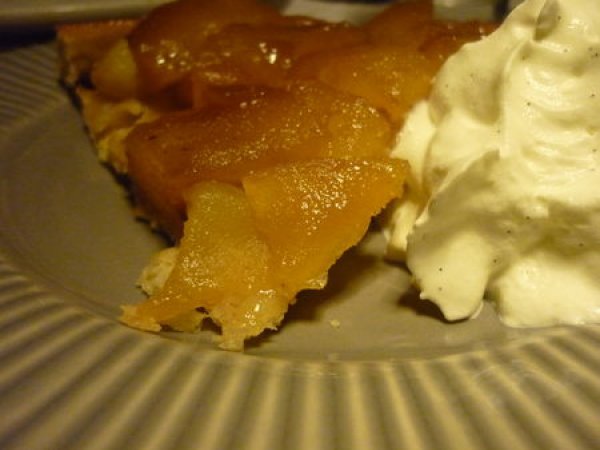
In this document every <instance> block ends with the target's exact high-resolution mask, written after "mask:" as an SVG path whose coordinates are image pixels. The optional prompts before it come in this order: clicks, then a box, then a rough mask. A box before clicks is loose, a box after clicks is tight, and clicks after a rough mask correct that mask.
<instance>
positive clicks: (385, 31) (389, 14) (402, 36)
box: [365, 0, 497, 60]
mask: <svg viewBox="0 0 600 450" xmlns="http://www.w3.org/2000/svg"><path fill="white" fill-rule="evenodd" d="M432 3H433V2H431V1H419V0H416V1H407V2H398V3H394V4H393V5H390V6H389V7H388V8H386V9H385V10H384V11H383V12H382V13H381V14H379V15H377V16H375V17H374V18H373V19H371V20H370V21H369V22H368V23H367V24H366V25H365V29H366V31H367V32H368V33H369V35H370V37H371V40H372V41H373V42H375V43H378V44H393V45H395V46H397V47H399V48H404V49H405V50H406V51H409V52H410V51H412V50H411V49H420V50H421V51H423V50H424V48H423V45H424V44H425V46H427V45H429V44H431V43H432V42H433V41H435V40H437V39H441V40H443V41H444V42H445V48H442V46H439V48H438V50H439V53H435V52H433V51H431V52H429V51H427V50H425V53H427V56H428V57H432V58H438V59H441V60H445V59H446V58H447V57H448V56H450V55H451V54H452V53H454V52H455V51H456V50H458V48H460V46H462V45H463V44H465V43H467V42H472V41H476V40H478V39H480V38H481V37H482V36H485V35H486V34H489V33H491V32H492V31H493V30H494V29H495V28H496V26H497V24H494V23H487V22H477V21H460V22H459V21H442V20H436V19H435V18H434V15H433V4H432ZM452 41H453V42H454V44H452Z"/></svg>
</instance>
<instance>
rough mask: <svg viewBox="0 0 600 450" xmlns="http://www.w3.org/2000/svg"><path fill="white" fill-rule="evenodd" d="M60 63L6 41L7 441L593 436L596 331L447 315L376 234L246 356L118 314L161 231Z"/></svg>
mask: <svg viewBox="0 0 600 450" xmlns="http://www.w3.org/2000/svg"><path fill="white" fill-rule="evenodd" d="M56 73H57V68H56V53H55V49H54V47H53V45H52V43H40V44H31V45H23V46H19V47H17V48H14V49H10V50H7V51H5V52H3V53H2V54H0V363H1V364H0V417H2V420H0V448H2V449H112V448H121V449H160V450H162V449H188V448H189V449H192V448H194V449H196V448H197V449H219V450H220V449H252V450H254V449H332V448H337V449H361V450H362V449H400V448H405V449H429V448H432V449H433V448H436V449H437V448H455V449H461V450H464V449H471V448H472V449H481V448H498V449H501V448H507V449H531V448H540V449H575V448H577V449H582V448H598V443H599V442H600V431H599V427H598V422H599V419H600V379H599V378H598V373H599V372H600V359H599V357H598V344H599V343H600V329H599V328H598V327H594V326H588V327H557V328H549V329H542V330H529V331H523V330H515V329H508V328H505V327H503V326H502V325H500V324H499V323H498V321H497V320H496V318H495V316H494V314H493V312H492V311H491V310H489V309H486V310H485V311H484V313H483V314H482V316H481V317H480V318H478V319H477V320H473V321H468V322H462V323H454V324H449V323H446V322H444V321H443V320H441V319H440V317H439V313H437V311H436V310H435V308H431V307H429V306H427V304H424V303H419V302H417V301H416V299H415V296H414V295H411V294H410V293H409V294H406V292H405V291H406V287H407V282H408V275H407V274H406V272H405V271H404V270H403V269H402V268H401V267H398V266H392V265H389V264H386V263H384V262H382V261H381V259H380V257H379V256H378V253H379V251H380V248H381V245H382V242H381V238H380V236H379V235H378V233H377V232H376V231H374V232H373V233H371V234H370V235H369V236H368V237H367V239H366V240H365V242H364V243H363V244H361V245H360V246H359V247H358V248H357V249H356V250H354V251H352V252H350V253H349V254H348V255H347V256H345V257H344V258H343V259H342V260H341V261H340V263H339V264H338V265H337V266H336V267H335V268H334V269H333V272H332V276H331V283H330V286H329V287H328V288H327V289H326V290H325V291H324V292H323V293H319V294H311V295H304V296H302V299H301V301H300V302H299V303H298V304H297V305H296V306H295V307H294V308H293V309H292V311H291V312H290V314H289V316H288V318H287V319H286V321H285V324H284V325H283V327H282V329H281V330H280V332H278V333H273V334H270V335H268V336H266V337H264V338H261V339H260V340H257V341H255V342H253V343H252V344H251V345H250V346H249V348H248V351H247V352H246V354H232V353H227V352H222V351H218V350H215V348H214V347H213V345H212V343H211V339H212V337H213V332H212V331H211V330H205V331H203V332H201V333H199V334H195V335H184V334H165V335H161V336H157V335H151V334H145V333H141V332H137V331H134V330H130V329H128V328H126V327H124V326H122V325H120V324H119V323H118V322H117V321H116V317H117V315H118V313H119V310H118V305H119V304H122V303H126V302H130V301H135V300H137V299H139V298H140V293H139V292H138V291H137V290H136V288H135V287H134V283H135V279H136V277H137V274H138V272H139V270H140V269H141V268H142V266H143V265H144V264H145V262H146V260H147V258H148V257H149V256H150V255H151V254H152V253H153V252H154V251H155V250H156V249H158V248H160V247H161V246H162V245H164V243H163V242H162V241H161V239H160V238H159V237H158V236H156V235H154V234H152V233H151V232H150V231H149V230H148V229H147V228H146V226H145V225H144V224H142V223H138V222H136V221H134V220H133V219H132V215H131V212H130V204H129V200H128V197H127V193H126V191H125V190H124V189H123V188H122V187H121V186H120V185H118V184H117V183H116V182H115V180H114V179H113V177H112V175H111V174H110V173H109V172H108V171H107V170H106V169H105V168H103V167H102V166H101V165H99V164H98V163H97V161H96V160H95V156H94V154H93V150H92V147H91V146H90V143H89V141H88V140H87V137H86V134H85V132H84V129H83V126H82V123H81V121H80V119H79V115H78V112H77V110H76V108H75V107H74V106H73V105H72V103H71V101H70V99H69V98H68V96H67V95H66V94H65V92H64V91H63V90H62V89H61V88H60V86H59V85H58V83H57V81H56ZM338 323H339V326H333V325H335V324H338Z"/></svg>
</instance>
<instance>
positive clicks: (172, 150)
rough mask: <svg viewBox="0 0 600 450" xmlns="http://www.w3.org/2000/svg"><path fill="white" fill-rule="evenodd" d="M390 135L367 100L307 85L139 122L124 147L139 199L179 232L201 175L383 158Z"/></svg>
mask: <svg viewBox="0 0 600 450" xmlns="http://www.w3.org/2000/svg"><path fill="white" fill-rule="evenodd" d="M391 139H392V130H391V127H390V124H389V123H388V121H387V120H386V119H385V117H383V116H382V115H381V114H380V113H378V112H377V111H376V110H375V109H374V108H372V107H371V106H370V105H369V104H368V103H367V102H365V101H364V100H363V99H359V98H357V97H354V96H351V95H348V94H344V93H341V92H337V91H335V90H333V89H331V88H328V87H327V86H325V85H321V84H318V83H306V84H297V85H293V86H291V87H290V88H289V89H287V90H268V91H266V92H264V95H262V96H260V97H258V98H254V99H253V100H252V101H248V102H243V103H241V104H240V105H236V106H234V107H227V108H203V109H201V110H197V111H193V112H189V113H182V114H176V115H167V116H164V117H162V118H160V119H159V120H157V121H155V122H153V123H149V124H140V125H139V126H137V127H136V128H135V129H134V130H133V132H132V133H131V134H130V135H129V136H128V138H127V141H126V148H127V156H128V163H129V174H130V176H131V179H132V180H133V185H134V187H135V191H136V195H137V197H138V199H139V201H140V203H141V205H142V206H143V208H144V209H145V210H146V211H147V212H148V213H149V214H150V215H151V216H152V217H154V218H156V219H157V220H158V222H159V223H160V225H161V226H163V227H165V228H166V229H167V230H168V232H170V233H171V234H172V235H174V236H178V235H179V234H180V229H181V222H182V219H183V217H184V209H185V208H184V202H183V198H182V195H181V193H182V192H183V191H184V190H185V189H187V188H189V187H190V186H191V185H193V184H195V183H197V182H199V181H202V180H218V181H225V182H230V183H239V182H240V180H241V178H242V177H243V176H245V175H246V174H248V173H249V172H251V171H254V170H259V169H262V168H265V167H269V166H272V165H275V164H280V163H283V162H287V161H294V160H307V159H313V158H323V157H341V158H345V157H350V158H352V157H361V158H371V157H380V156H385V155H387V152H388V150H389V146H390V144H391Z"/></svg>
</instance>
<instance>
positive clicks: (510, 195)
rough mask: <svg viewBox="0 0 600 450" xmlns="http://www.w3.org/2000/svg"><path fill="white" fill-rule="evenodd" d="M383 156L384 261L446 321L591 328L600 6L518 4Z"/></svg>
mask: <svg viewBox="0 0 600 450" xmlns="http://www.w3.org/2000/svg"><path fill="white" fill-rule="evenodd" d="M393 155H394V156H396V157H398V158H403V159H407V160H408V161H409V162H410V164H411V167H412V175H411V179H410V180H409V189H408V191H407V194H406V198H405V199H402V200H403V201H401V202H399V206H397V207H396V209H395V210H394V212H393V216H392V221H391V226H390V229H389V230H388V231H389V239H390V240H389V248H390V254H392V255H399V256H401V257H403V258H405V259H406V263H407V265H408V267H409V269H410V270H411V272H412V273H413V275H414V277H415V281H416V283H417V284H418V286H419V287H420V289H421V297H422V298H426V299H429V300H432V301H434V302H435V303H437V304H438V305H439V307H440V309H441V310H442V312H443V313H444V315H445V316H446V317H447V318H448V319H450V320H456V319H462V318H467V317H472V316H474V315H476V314H477V312H478V311H479V310H480V307H481V305H482V301H483V299H484V298H485V299H488V300H490V301H492V302H493V303H494V305H495V307H496V309H497V310H498V312H499V315H500V317H501V319H502V320H503V321H504V322H505V323H506V324H508V325H511V326H547V325H553V324H558V323H569V324H578V323H586V322H600V4H599V3H598V2H597V0H527V1H526V2H524V3H523V4H521V5H520V6H518V7H517V8H516V9H515V10H514V11H513V12H512V14H511V15H510V16H509V17H508V18H507V19H506V20H505V22H504V23H503V24H502V26H501V27H500V28H499V29H498V30H496V31H495V32H494V33H492V34H491V35H490V36H488V37H487V38H485V39H483V40H481V41H479V42H476V43H472V44H467V45H465V46H464V47H463V48H462V49H461V50H459V51H458V52H457V53H456V54H455V55H453V56H452V57H451V58H450V59H449V60H448V61H447V63H446V64H445V65H444V67H443V68H442V69H441V71H440V73H439V74H438V76H437V79H436V81H435V84H434V87H433V90H432V93H431V96H430V98H429V99H428V101H426V102H422V103H421V104H419V105H417V106H416V107H415V109H414V110H413V112H412V113H411V115H410V116H409V118H408V119H407V122H406V124H405V127H404V128H403V130H402V131H401V133H400V134H399V136H398V143H397V146H396V148H395V149H394V152H393Z"/></svg>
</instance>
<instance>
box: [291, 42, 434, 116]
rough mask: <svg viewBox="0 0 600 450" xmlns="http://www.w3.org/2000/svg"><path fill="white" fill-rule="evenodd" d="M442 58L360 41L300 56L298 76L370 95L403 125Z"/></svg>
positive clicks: (295, 71)
mask: <svg viewBox="0 0 600 450" xmlns="http://www.w3.org/2000/svg"><path fill="white" fill-rule="evenodd" d="M440 65H441V62H439V60H437V59H432V58H429V57H428V56H426V55H424V54H422V53H421V52H420V51H418V50H413V51H406V49H403V48H398V47H397V46H394V45H383V44H382V45H359V46H354V47H348V48H342V49H339V50H337V51H335V52H322V53H317V54H314V55H309V56H308V57H305V58H303V59H301V60H300V61H299V62H298V63H297V66H296V67H295V68H294V69H293V70H292V73H291V77H292V78H296V79H311V78H313V79H317V80H319V81H321V82H322V83H325V84H327V85H329V86H331V87H332V88H335V89H339V90H341V91H344V92H348V93H351V94H353V95H356V96H360V97H363V98H365V99H367V100H368V101H369V102H370V103H371V104H373V105H375V106H376V107H378V108H380V109H381V110H383V111H385V112H386V113H387V114H388V116H389V117H390V119H391V120H392V122H393V123H394V124H396V125H398V126H399V125H401V124H402V122H403V120H404V117H405V115H406V113H407V112H408V111H409V110H410V108H411V107H412V106H413V105H414V104H415V103H416V102H417V101H418V100H420V99H422V98H425V97H426V96H427V94H428V93H429V90H430V88H431V80H432V78H433V76H434V75H435V73H436V72H437V70H438V69H439V67H440Z"/></svg>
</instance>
